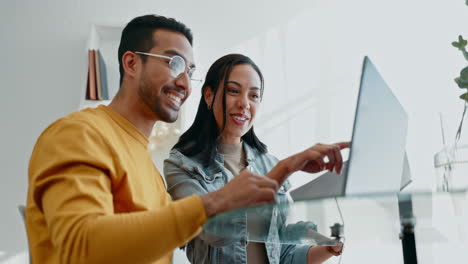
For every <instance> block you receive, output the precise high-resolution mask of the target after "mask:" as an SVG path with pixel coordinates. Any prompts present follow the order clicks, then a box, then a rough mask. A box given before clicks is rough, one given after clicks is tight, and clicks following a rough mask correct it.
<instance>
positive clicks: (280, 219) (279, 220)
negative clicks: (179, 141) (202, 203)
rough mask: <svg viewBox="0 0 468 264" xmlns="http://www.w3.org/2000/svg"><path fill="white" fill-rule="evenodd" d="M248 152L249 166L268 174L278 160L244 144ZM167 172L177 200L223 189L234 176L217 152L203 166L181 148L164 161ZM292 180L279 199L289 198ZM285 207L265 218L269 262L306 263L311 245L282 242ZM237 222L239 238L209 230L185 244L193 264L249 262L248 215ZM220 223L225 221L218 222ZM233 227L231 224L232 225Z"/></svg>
mask: <svg viewBox="0 0 468 264" xmlns="http://www.w3.org/2000/svg"><path fill="white" fill-rule="evenodd" d="M243 147H244V151H245V154H246V160H247V168H248V169H250V170H251V171H252V172H254V173H256V174H258V175H265V174H267V173H268V172H269V171H270V170H271V169H272V168H273V167H274V166H275V165H276V164H277V163H278V159H277V158H275V157H274V156H272V155H270V154H262V153H260V152H258V151H257V150H256V149H254V148H252V147H250V146H249V145H248V144H246V143H243ZM164 175H165V177H166V180H167V185H168V192H169V193H170V194H171V196H172V198H173V199H174V200H177V199H180V198H183V197H186V196H189V195H193V194H196V195H204V194H206V193H209V192H213V191H216V190H218V189H220V188H222V187H223V186H224V185H225V184H226V183H227V182H229V181H230V180H232V179H233V177H234V176H235V175H232V173H231V172H230V171H229V170H228V169H226V168H225V167H224V156H223V155H221V154H217V155H216V157H215V160H214V162H212V163H211V164H210V165H209V166H207V167H205V166H203V165H202V164H201V163H200V162H199V161H198V160H197V158H196V157H195V158H188V157H186V156H185V155H183V154H182V153H180V152H179V151H178V150H175V149H173V150H172V151H171V152H170V156H169V158H168V159H166V160H165V161H164ZM289 188H290V183H289V182H288V181H286V182H285V183H284V184H283V186H281V188H280V189H279V190H278V196H277V199H278V200H279V201H285V200H287V195H288V194H287V193H286V192H287V190H288V189H289ZM285 214H286V213H285V212H284V210H275V209H273V211H270V214H269V215H268V216H266V217H268V218H271V220H270V221H269V222H270V226H269V229H268V236H267V241H266V242H265V248H266V252H267V257H268V260H269V263H271V264H276V263H294V264H295V263H301V264H302V263H306V257H307V252H308V250H309V248H310V246H307V245H306V246H302V245H292V244H283V243H279V242H280V241H279V240H280V233H281V229H282V228H285V227H284V222H285V219H286V215H285ZM232 223H234V225H235V226H234V228H235V230H236V234H238V237H237V238H233V237H232V236H230V237H229V238H225V237H219V236H213V235H211V234H209V233H208V232H206V231H202V233H201V234H200V235H199V236H198V237H196V238H195V239H193V240H192V241H190V242H189V243H188V245H187V246H186V254H187V257H188V259H189V260H190V262H191V263H194V264H198V263H213V264H218V263H247V241H248V231H247V216H246V214H241V215H239V216H238V217H236V219H231V221H230V224H232ZM219 224H220V225H222V224H226V223H219ZM231 228H232V227H231Z"/></svg>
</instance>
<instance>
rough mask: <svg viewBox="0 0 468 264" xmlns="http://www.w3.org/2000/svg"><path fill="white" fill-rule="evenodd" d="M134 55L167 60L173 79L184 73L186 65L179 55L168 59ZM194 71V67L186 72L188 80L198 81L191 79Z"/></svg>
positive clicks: (166, 57) (147, 54)
mask: <svg viewBox="0 0 468 264" xmlns="http://www.w3.org/2000/svg"><path fill="white" fill-rule="evenodd" d="M135 53H138V54H141V55H146V56H152V57H156V58H162V59H167V60H169V69H170V70H171V76H172V77H174V78H179V77H180V76H181V75H182V74H183V73H184V72H185V68H186V67H187V66H186V64H185V60H184V58H182V57H181V56H179V55H175V56H172V57H168V56H163V55H158V54H153V53H146V52H140V51H135ZM194 71H195V67H191V68H189V69H188V71H187V75H188V77H189V78H190V80H192V81H199V80H194V79H192V75H193V72H194Z"/></svg>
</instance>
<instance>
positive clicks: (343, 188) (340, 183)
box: [290, 56, 411, 201]
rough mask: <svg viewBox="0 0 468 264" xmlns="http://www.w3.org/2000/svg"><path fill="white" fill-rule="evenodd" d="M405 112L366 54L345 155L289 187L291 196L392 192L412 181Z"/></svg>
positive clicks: (298, 197)
mask: <svg viewBox="0 0 468 264" xmlns="http://www.w3.org/2000/svg"><path fill="white" fill-rule="evenodd" d="M407 130H408V115H407V114H406V112H405V110H404V109H403V107H402V105H401V104H400V102H399V101H398V99H397V98H396V97H395V95H394V94H393V92H392V90H391V89H390V88H389V87H388V85H387V84H386V83H385V81H384V79H383V78H382V76H381V75H380V73H379V72H378V71H377V69H376V67H375V66H374V64H373V63H372V61H371V60H370V59H369V58H368V57H367V56H366V57H364V61H363V64H362V72H361V81H360V87H359V95H358V101H357V106H356V112H355V117H354V125H353V135H352V140H351V141H352V142H351V148H350V152H349V159H348V161H347V162H345V163H344V166H343V170H342V173H341V174H340V175H338V174H336V173H334V172H327V173H324V174H323V175H321V176H319V177H318V178H316V179H314V180H312V181H310V182H309V183H306V184H304V185H303V186H301V187H299V188H297V189H295V190H293V191H291V192H290V194H291V197H292V198H293V200H295V201H298V200H309V199H316V198H323V197H336V196H346V195H352V194H366V193H394V192H395V193H396V192H399V191H400V189H402V188H404V187H405V186H407V185H408V183H409V182H410V181H411V177H410V173H409V165H408V161H407V157H406V153H405V145H406V134H407Z"/></svg>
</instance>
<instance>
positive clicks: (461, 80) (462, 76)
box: [452, 0, 468, 143]
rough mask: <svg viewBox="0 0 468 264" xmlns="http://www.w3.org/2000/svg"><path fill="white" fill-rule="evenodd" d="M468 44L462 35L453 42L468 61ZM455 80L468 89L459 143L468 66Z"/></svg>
mask: <svg viewBox="0 0 468 264" xmlns="http://www.w3.org/2000/svg"><path fill="white" fill-rule="evenodd" d="M465 4H466V5H467V6H468V0H465ZM467 44H468V41H466V40H465V39H463V37H462V36H461V35H459V36H458V41H454V42H452V46H454V47H455V48H457V49H458V50H460V51H461V52H462V53H463V57H465V59H466V60H467V61H468V52H467V51H466V45H467ZM455 82H456V83H457V85H458V87H459V88H460V89H467V90H466V91H465V93H463V94H462V95H460V99H462V100H463V101H464V102H465V103H464V106H463V114H462V118H461V120H460V125H459V126H458V130H457V134H456V135H455V143H457V142H458V140H460V135H461V131H462V127H463V120H464V118H465V114H466V109H467V105H468V66H467V67H465V68H463V69H462V70H461V71H460V76H459V77H457V78H455Z"/></svg>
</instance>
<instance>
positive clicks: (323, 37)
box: [0, 0, 468, 261]
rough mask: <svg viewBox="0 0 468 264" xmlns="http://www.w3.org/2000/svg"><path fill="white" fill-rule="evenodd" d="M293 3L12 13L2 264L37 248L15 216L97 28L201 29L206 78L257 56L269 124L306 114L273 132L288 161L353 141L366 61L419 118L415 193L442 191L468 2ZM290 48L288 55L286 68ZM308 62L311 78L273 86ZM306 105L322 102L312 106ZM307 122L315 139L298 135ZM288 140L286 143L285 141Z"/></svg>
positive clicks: (1, 8) (16, 7) (2, 156)
mask: <svg viewBox="0 0 468 264" xmlns="http://www.w3.org/2000/svg"><path fill="white" fill-rule="evenodd" d="M252 2H253V1H252ZM283 2H284V3H283ZM285 2H286V1H276V2H275V3H271V2H270V1H266V0H264V1H255V2H253V3H251V2H250V1H247V0H245V1H244V0H243V1H215V0H210V1H199V2H196V1H151V0H140V1H131V2H130V1H111V0H106V1H96V3H95V1H92V0H86V1H61V0H43V1H33V0H29V1H28V0H22V1H21V0H20V1H13V0H10V1H8V0H7V1H1V2H0V22H1V23H0V36H1V37H0V40H1V44H0V47H1V48H2V52H1V53H0V54H1V55H0V59H1V63H0V80H1V84H0V87H1V90H2V91H3V94H4V97H3V98H4V100H3V103H2V104H1V105H0V117H1V119H0V121H1V124H2V128H3V129H2V136H1V139H0V140H1V144H0V146H1V149H0V162H1V165H2V166H1V167H2V168H3V174H4V175H3V177H2V183H1V184H0V193H1V198H2V199H0V210H1V211H2V217H1V221H0V223H1V224H0V251H4V252H6V254H4V255H3V257H2V254H0V261H1V260H2V259H3V258H6V256H8V255H12V254H15V253H18V252H20V251H23V250H25V249H26V247H27V244H26V238H25V233H24V227H23V224H22V223H21V219H20V217H19V214H18V213H17V209H16V205H18V204H24V203H25V199H26V190H27V166H28V159H29V156H30V153H31V151H32V147H33V145H34V142H35V140H36V138H37V137H38V135H39V134H40V133H41V131H42V130H43V129H44V128H45V127H46V126H47V125H48V124H50V123H51V122H52V121H54V120H55V119H57V118H59V117H61V116H63V115H65V114H67V113H69V112H71V111H74V110H76V109H77V108H78V105H79V103H80V99H79V95H80V94H81V93H80V89H82V88H83V87H80V86H81V84H82V83H83V78H85V73H86V72H85V70H86V51H85V48H86V40H87V37H88V33H89V29H90V26H91V24H92V23H97V24H119V23H120V24H124V23H125V22H127V21H128V20H130V19H131V18H133V17H135V16H137V15H142V14H147V13H158V14H164V15H167V16H174V17H176V18H178V19H180V20H181V21H183V22H185V23H186V24H188V25H189V26H190V27H191V28H192V29H193V31H194V33H195V47H196V51H197V54H196V57H197V58H198V62H199V63H198V64H199V65H200V68H201V69H202V70H203V69H206V67H207V66H208V65H209V64H210V63H211V62H212V61H213V60H214V59H216V58H218V57H219V56H221V55H224V54H225V53H226V52H232V51H246V52H248V53H249V54H252V57H253V58H254V59H255V60H256V61H258V62H259V64H260V65H261V67H262V69H263V71H264V73H265V76H266V78H267V79H266V83H267V87H266V95H265V96H266V97H265V101H264V109H263V114H264V117H263V119H259V121H262V120H268V119H270V120H273V121H275V120H274V119H272V117H275V116H280V117H281V116H282V117H281V118H283V119H284V118H285V117H284V113H283V112H286V114H295V115H294V120H290V121H288V124H286V125H285V124H275V123H271V122H269V123H268V125H271V126H272V127H271V128H275V130H274V133H271V134H265V141H266V142H267V143H268V144H269V145H270V146H271V150H272V152H273V153H276V154H278V155H279V156H284V155H286V154H289V153H292V152H293V151H297V150H299V148H303V147H302V144H303V142H307V143H308V144H312V143H313V142H315V141H321V142H328V141H334V140H339V139H342V138H343V137H346V136H348V137H349V136H350V131H351V130H350V125H351V124H352V120H350V118H352V112H353V109H354V105H353V103H352V102H353V100H354V98H355V92H356V91H357V87H356V86H355V84H356V77H357V74H358V72H359V63H360V58H361V57H360V56H361V55H362V54H368V55H370V56H371V57H372V58H373V60H374V61H375V63H376V64H377V67H378V68H379V70H380V71H381V72H382V74H383V75H384V77H385V79H386V80H387V82H388V83H389V85H390V86H391V87H392V88H393V90H394V92H395V94H396V95H397V96H398V97H399V99H400V101H401V102H402V104H403V106H404V107H405V108H406V110H407V111H408V113H409V117H410V127H409V134H408V151H409V158H410V162H411V166H412V171H413V177H414V179H415V181H414V188H416V189H418V188H422V189H427V188H431V186H432V181H433V178H434V175H433V168H432V158H433V155H434V153H435V152H437V151H438V150H439V149H440V148H441V140H440V137H441V136H440V128H439V121H438V116H437V113H438V112H439V111H443V112H446V113H449V115H451V116H453V118H452V119H456V118H458V117H459V115H460V114H461V108H462V104H461V101H460V100H459V99H457V97H458V95H459V94H460V91H459V90H458V89H457V88H456V87H455V84H454V82H453V78H454V77H456V76H457V74H458V72H459V70H460V69H461V68H462V67H463V66H465V65H466V62H465V61H464V60H463V59H462V57H461V55H460V54H459V52H457V51H456V50H455V49H454V48H452V47H451V46H450V42H451V41H453V40H455V39H456V37H457V36H458V34H464V35H465V37H468V27H467V26H466V25H468V23H466V22H467V18H468V16H467V12H468V7H466V6H464V1H462V0H446V1H427V0H426V1H425V0H414V1H406V0H394V1H375V0H374V1H371V0H356V1H338V0H317V1H305V0H304V1H289V2H288V4H286V3H285ZM285 37H286V38H285ZM258 41H260V44H258ZM283 46H287V47H288V48H287V49H286V50H287V52H286V53H285V54H279V55H278V56H276V54H274V51H276V50H278V49H280V48H281V47H283ZM263 48H265V50H264V49H263ZM300 56H303V57H304V59H306V61H307V62H308V65H309V66H310V68H307V67H305V68H301V69H302V70H301V71H300V72H287V71H286V70H285V69H284V70H283V75H280V76H277V75H275V74H273V73H274V72H276V71H277V70H278V69H277V67H280V68H281V67H284V65H285V63H294V62H295V58H299V57H300ZM305 76H307V78H305ZM286 84H287V86H285V85H286ZM269 85H271V86H269ZM270 87H271V88H270ZM308 87H310V89H309V88H308ZM296 89H297V90H296ZM273 91H274V93H273ZM198 94H199V91H194V93H193V96H192V98H191V99H190V100H189V102H188V103H187V105H186V106H185V107H186V112H190V110H189V109H196V108H195V106H196V105H197V103H198V98H199V95H198ZM305 94H306V95H309V97H308V98H311V97H314V98H312V99H310V100H306V101H305V102H303V101H302V100H301V99H300V98H301V95H305ZM315 97H317V98H315ZM292 106H294V107H292ZM275 107H276V108H275ZM291 108H293V109H292V110H291ZM303 111H307V113H308V114H304V113H302V112H303ZM324 113H325V114H324ZM309 114H310V116H312V118H309ZM190 117H191V114H190V113H189V114H188V115H187V120H190ZM307 120H308V121H310V125H309V126H306V127H307V128H309V129H310V135H309V134H307V133H305V132H303V131H302V132H299V130H298V129H295V127H299V128H304V122H305V121H307ZM453 122H454V123H455V122H456V121H453ZM265 127H267V126H266V125H265ZM264 129H266V128H264ZM296 133H300V134H301V135H303V137H304V138H300V137H298V136H296V135H297V134H296ZM285 135H286V138H287V140H286V141H280V140H278V138H279V137H280V136H281V137H282V136H285ZM293 135H294V136H293ZM276 142H281V144H280V143H276ZM301 181H302V180H296V183H299V182H301Z"/></svg>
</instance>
